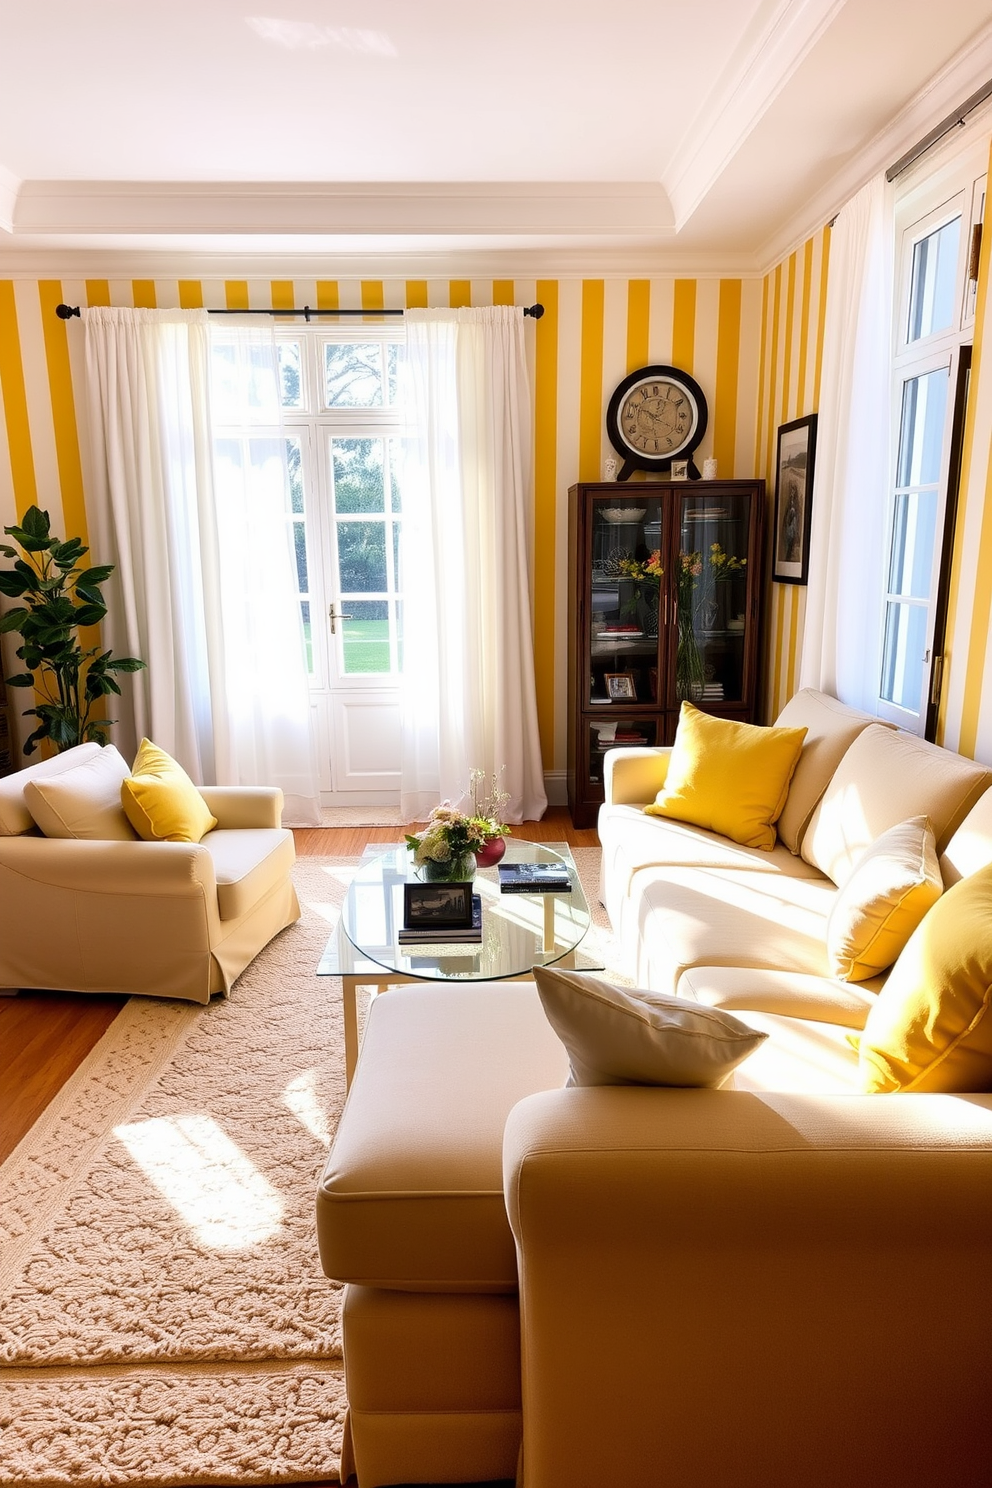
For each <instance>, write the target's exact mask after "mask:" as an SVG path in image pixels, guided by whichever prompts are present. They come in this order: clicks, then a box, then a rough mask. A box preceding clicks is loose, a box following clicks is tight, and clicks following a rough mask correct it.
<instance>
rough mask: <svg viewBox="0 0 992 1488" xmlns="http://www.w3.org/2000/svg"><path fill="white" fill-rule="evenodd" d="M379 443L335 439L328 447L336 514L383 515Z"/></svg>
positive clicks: (368, 440) (377, 440) (373, 440)
mask: <svg viewBox="0 0 992 1488" xmlns="http://www.w3.org/2000/svg"><path fill="white" fill-rule="evenodd" d="M382 444H383V441H382V440H381V439H335V440H333V441H332V445H331V458H332V465H333V471H334V510H335V511H336V512H341V513H343V512H383V511H385V497H384V495H383V489H382V481H383V470H382Z"/></svg>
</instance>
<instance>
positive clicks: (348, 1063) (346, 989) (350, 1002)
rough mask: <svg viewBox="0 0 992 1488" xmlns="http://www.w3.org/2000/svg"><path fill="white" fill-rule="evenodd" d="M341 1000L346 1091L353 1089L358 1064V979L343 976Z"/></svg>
mask: <svg viewBox="0 0 992 1488" xmlns="http://www.w3.org/2000/svg"><path fill="white" fill-rule="evenodd" d="M341 1000H342V1005H343V1012H344V1078H345V1089H346V1090H347V1089H350V1088H351V1082H352V1079H353V1077H354V1074H355V1065H356V1064H357V1063H358V978H357V977H355V976H342V978H341Z"/></svg>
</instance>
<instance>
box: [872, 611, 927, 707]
mask: <svg viewBox="0 0 992 1488" xmlns="http://www.w3.org/2000/svg"><path fill="white" fill-rule="evenodd" d="M926 638H927V610H926V606H925V605H914V604H898V603H889V604H888V605H886V610H885V649H884V652H883V655H882V697H883V698H885V699H886V700H887V701H888V702H890V703H894V704H895V705H896V707H898V708H906V709H907V710H908V711H909V712H910V713H918V712H919V711H920V705H921V702H922V692H923V657H924V653H925V651H926Z"/></svg>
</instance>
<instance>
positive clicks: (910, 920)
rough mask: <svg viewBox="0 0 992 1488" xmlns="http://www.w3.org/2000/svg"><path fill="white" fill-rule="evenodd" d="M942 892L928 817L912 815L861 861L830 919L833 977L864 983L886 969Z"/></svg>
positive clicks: (829, 945)
mask: <svg viewBox="0 0 992 1488" xmlns="http://www.w3.org/2000/svg"><path fill="white" fill-rule="evenodd" d="M943 891H944V884H943V880H942V879H941V876H940V867H939V865H938V862H937V844H936V842H935V840H934V835H933V830H932V828H931V826H930V822H929V821H928V819H927V818H926V817H925V816H914V817H911V818H910V820H909V821H905V822H900V823H899V825H898V826H895V827H890V828H889V830H888V831H887V832H883V833H882V835H881V837H879V839H878V841H877V842H876V843H874V845H873V846H872V847H870V848H869V849H868V851H867V852H866V853H865V854H864V856H863V857H862V858H860V859H859V860H858V863H857V865H856V867H855V869H854V871H853V873H852V874H851V876H850V877H849V878H848V879H847V881H846V882H845V883H844V884H843V885H842V887H841V889H840V891H839V892H838V894H837V897H836V899H835V900H834V907H833V909H832V910H831V911H830V918H829V920H828V921H827V957H828V959H829V961H830V970H831V971H832V972H833V974H834V976H837V977H842V978H843V979H844V981H847V982H863V981H866V980H867V979H868V977H873V976H877V975H878V973H879V972H880V971H885V970H886V968H887V967H889V966H891V965H892V963H893V961H895V959H896V957H897V956H898V955H899V953H900V952H901V950H902V948H903V946H904V945H905V944H906V942H907V941H908V939H909V937H910V936H911V935H912V933H913V931H914V930H915V929H916V927H917V925H918V924H919V923H920V921H921V920H922V918H923V916H924V915H925V914H926V912H927V910H928V909H930V908H931V906H932V905H934V904H936V902H937V900H938V899H939V898H940V896H941V894H942V893H943Z"/></svg>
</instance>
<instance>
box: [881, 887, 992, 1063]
mask: <svg viewBox="0 0 992 1488" xmlns="http://www.w3.org/2000/svg"><path fill="white" fill-rule="evenodd" d="M990 997H992V867H988V868H981V869H979V871H978V872H977V873H973V874H972V875H971V877H970V878H963V879H961V881H960V882H959V883H956V884H954V886H953V887H952V888H950V889H948V890H947V892H946V894H943V895H941V897H940V899H938V901H937V903H936V904H935V905H934V906H933V908H932V909H931V910H930V912H929V913H928V914H927V916H926V917H925V919H924V920H923V921H922V922H921V923H920V925H919V926H918V927H917V928H916V930H914V931H913V934H912V935H911V936H910V938H909V941H908V942H907V945H906V948H905V950H904V951H903V952H902V954H901V956H900V957H899V959H898V961H897V962H896V964H895V966H893V968H892V970H891V972H890V973H889V979H888V981H887V982H886V983H885V986H884V987H883V988H882V990H881V992H880V993H879V994H878V1000H877V1001H876V1003H875V1005H874V1007H873V1008H872V1010H871V1012H870V1013H869V1014H868V1019H867V1021H866V1023H865V1026H864V1028H863V1029H862V1032H861V1041H860V1044H859V1047H858V1064H859V1068H860V1073H861V1083H862V1087H863V1089H865V1090H867V1091H869V1092H875V1091H886V1090H936V1091H973V1092H974V1091H980V1090H992V1016H990V1013H989V1002H990Z"/></svg>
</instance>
